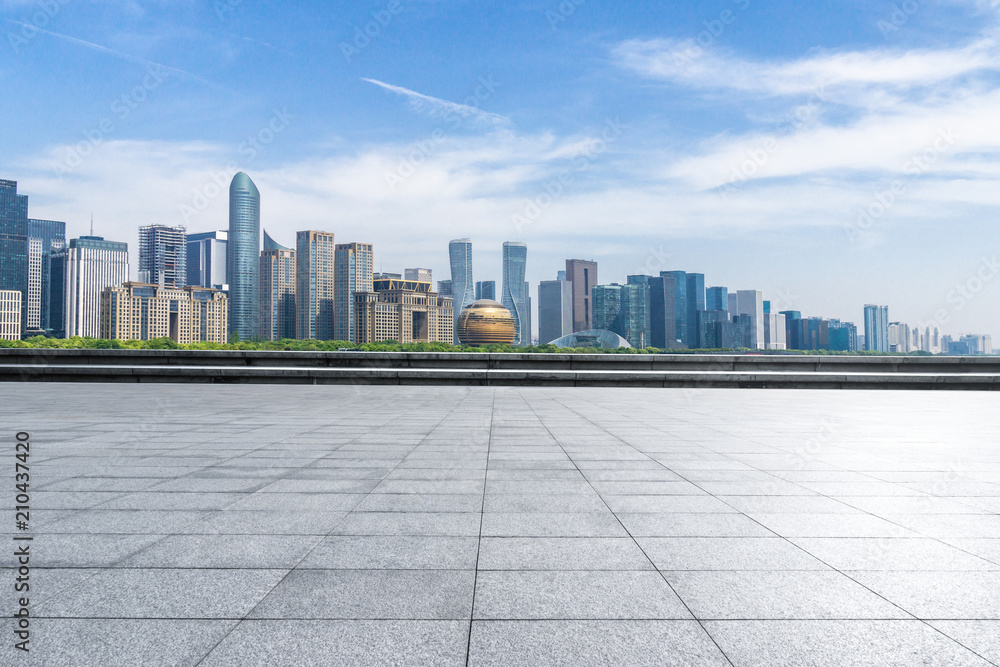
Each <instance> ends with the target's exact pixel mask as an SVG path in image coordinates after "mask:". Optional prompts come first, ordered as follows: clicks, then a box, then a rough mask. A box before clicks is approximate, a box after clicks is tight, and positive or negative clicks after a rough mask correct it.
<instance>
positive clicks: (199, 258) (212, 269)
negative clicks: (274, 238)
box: [187, 230, 268, 291]
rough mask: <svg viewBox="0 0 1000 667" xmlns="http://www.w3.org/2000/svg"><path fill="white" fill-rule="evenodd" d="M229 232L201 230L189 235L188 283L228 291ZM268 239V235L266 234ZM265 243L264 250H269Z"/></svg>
mask: <svg viewBox="0 0 1000 667" xmlns="http://www.w3.org/2000/svg"><path fill="white" fill-rule="evenodd" d="M228 238H229V232H227V231H225V230H220V231H215V232H199V233H198V234H188V235H187V284H188V285H192V286H194V287H211V288H212V289H217V290H222V291H227V290H228V289H229V283H228V282H227V280H228V278H227V277H226V253H227V247H228V245H229V243H228ZM265 239H266V236H265ZM267 249H268V248H267V244H266V243H265V244H264V250H267Z"/></svg>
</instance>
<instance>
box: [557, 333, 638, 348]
mask: <svg viewBox="0 0 1000 667" xmlns="http://www.w3.org/2000/svg"><path fill="white" fill-rule="evenodd" d="M549 344H550V345H555V346H556V347H598V348H607V349H612V350H617V349H618V348H620V347H628V348H631V347H632V346H631V345H629V343H628V341H627V340H625V339H624V338H622V337H621V336H619V335H618V334H616V333H615V332H614V331H608V330H607V329H591V330H589V331H577V332H576V333H574V334H570V335H568V336H563V337H562V338H557V339H556V340H554V341H552V342H551V343H549Z"/></svg>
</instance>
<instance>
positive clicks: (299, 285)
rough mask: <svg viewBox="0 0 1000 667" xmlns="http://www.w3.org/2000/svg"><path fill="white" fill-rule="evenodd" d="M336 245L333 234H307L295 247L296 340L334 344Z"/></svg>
mask: <svg viewBox="0 0 1000 667" xmlns="http://www.w3.org/2000/svg"><path fill="white" fill-rule="evenodd" d="M335 257H336V244H335V243H334V242H333V234H330V233H329V232H318V231H313V230H310V231H304V232H299V233H298V234H297V235H296V243H295V318H296V320H297V324H296V326H295V337H296V338H298V339H299V340H334V338H335V335H334V319H335V316H334V312H335V311H334V308H335V303H336V301H335V299H336V281H335V279H334V277H335V270H334V266H335V262H336V259H335Z"/></svg>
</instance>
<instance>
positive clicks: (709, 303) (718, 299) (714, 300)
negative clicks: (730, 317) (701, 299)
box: [705, 287, 729, 312]
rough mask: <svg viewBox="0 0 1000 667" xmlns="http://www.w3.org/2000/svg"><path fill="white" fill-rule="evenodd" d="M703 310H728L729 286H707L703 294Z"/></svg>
mask: <svg viewBox="0 0 1000 667" xmlns="http://www.w3.org/2000/svg"><path fill="white" fill-rule="evenodd" d="M705 310H724V311H726V312H729V288H728V287H709V288H708V292H707V293H706V295H705Z"/></svg>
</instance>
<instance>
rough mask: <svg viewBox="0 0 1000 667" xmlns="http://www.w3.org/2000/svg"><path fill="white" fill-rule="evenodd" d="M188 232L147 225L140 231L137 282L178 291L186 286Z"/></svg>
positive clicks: (178, 228)
mask: <svg viewBox="0 0 1000 667" xmlns="http://www.w3.org/2000/svg"><path fill="white" fill-rule="evenodd" d="M187 278H188V276H187V230H186V229H185V228H184V227H167V226H165V225H146V226H145V227H140V228H139V282H141V283H145V284H147V285H162V286H163V287H173V288H175V289H176V288H180V287H184V286H185V285H187V284H188V283H187Z"/></svg>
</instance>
